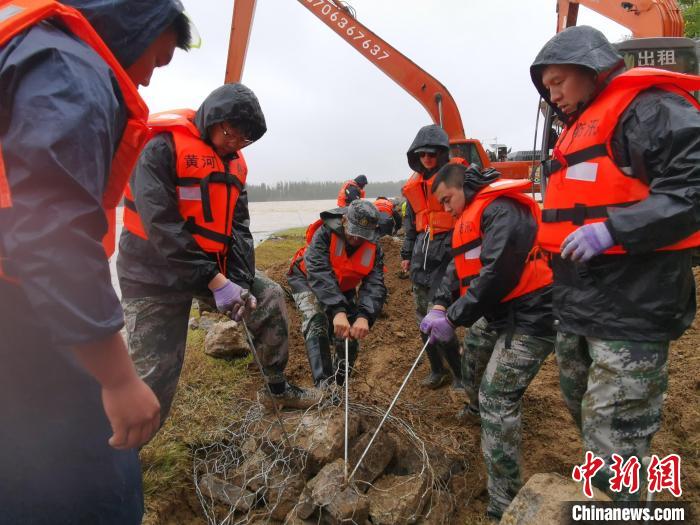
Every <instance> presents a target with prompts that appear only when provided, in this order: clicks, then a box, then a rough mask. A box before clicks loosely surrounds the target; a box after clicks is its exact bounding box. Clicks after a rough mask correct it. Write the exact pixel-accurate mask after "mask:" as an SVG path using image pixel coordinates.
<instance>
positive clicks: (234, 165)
mask: <svg viewBox="0 0 700 525" xmlns="http://www.w3.org/2000/svg"><path fill="white" fill-rule="evenodd" d="M194 115H195V112H194V111H193V110H190V109H186V110H176V111H168V112H164V113H159V114H156V115H153V117H152V118H151V119H150V120H149V122H148V123H149V126H150V128H151V131H152V133H154V134H156V133H163V132H167V133H170V134H171V136H172V138H173V143H174V145H175V172H176V182H175V185H176V189H177V202H178V210H179V212H180V215H182V218H183V219H184V220H185V228H186V229H187V231H189V232H190V233H191V234H192V237H193V238H194V240H195V241H196V242H197V244H198V245H199V247H200V248H201V249H202V251H204V252H207V253H210V254H214V255H216V256H217V258H218V260H219V266H220V267H221V266H222V264H223V263H222V262H221V261H222V258H221V257H222V256H225V255H226V253H227V251H228V249H229V246H230V243H231V240H232V239H231V234H232V231H233V216H234V211H235V208H236V202H237V201H238V197H239V195H240V193H241V191H242V190H243V188H244V186H245V182H246V176H247V172H248V170H247V167H246V164H245V160H244V159H243V157H242V156H241V154H240V152H238V158H236V159H233V160H231V161H229V162H227V163H224V161H222V160H221V158H220V157H219V156H218V155H217V154H216V152H215V151H214V149H213V148H212V146H210V145H209V144H207V143H206V142H205V141H204V140H202V138H201V136H200V132H199V130H198V129H197V126H195V124H194V122H193V120H194ZM124 227H125V228H126V229H127V230H128V231H129V232H131V233H133V234H134V235H137V236H138V237H141V238H142V239H148V234H147V232H146V231H145V229H144V227H143V223H142V221H141V218H140V217H139V214H138V210H137V208H136V203H135V202H134V196H133V193H132V189H131V185H129V187H128V188H127V191H126V198H125V201H124ZM222 271H223V269H222Z"/></svg>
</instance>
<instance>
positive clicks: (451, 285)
mask: <svg viewBox="0 0 700 525" xmlns="http://www.w3.org/2000/svg"><path fill="white" fill-rule="evenodd" d="M498 177H499V175H498V173H497V172H494V171H492V170H491V171H487V172H484V173H481V172H479V170H478V169H477V168H475V167H473V166H472V167H469V168H467V167H465V166H463V165H461V164H448V165H446V166H444V167H443V168H442V169H441V170H440V171H439V172H438V174H437V175H436V176H435V180H434V181H433V185H432V191H433V193H434V195H435V196H436V198H437V199H438V201H439V202H440V203H441V204H442V205H443V206H444V208H445V211H447V212H449V213H451V214H452V215H453V216H454V217H455V218H456V219H457V222H456V223H455V227H454V231H453V235H452V253H453V256H454V260H453V261H451V262H450V265H449V266H448V268H447V272H446V273H445V276H444V277H443V280H442V283H441V285H440V287H439V288H438V290H437V291H436V293H435V296H434V298H433V301H434V304H435V306H434V307H433V309H432V310H431V311H430V312H428V315H426V316H425V318H424V319H423V321H422V322H421V327H420V328H421V331H422V332H423V333H424V334H429V335H430V339H431V340H434V341H449V340H451V339H452V338H453V337H454V334H455V327H456V326H472V324H474V322H475V321H477V320H479V319H480V318H481V317H482V316H483V317H485V318H486V320H487V321H488V322H489V329H490V330H495V331H497V332H498V334H499V338H498V340H497V342H496V346H495V348H494V350H493V354H492V355H491V358H490V359H489V362H488V365H487V366H486V371H485V372H484V376H483V379H481V384H480V387H479V410H480V415H481V448H482V452H483V454H484V461H485V462H486V467H487V472H488V491H489V505H488V509H487V513H488V514H489V515H490V516H491V517H495V518H500V517H501V515H502V514H503V511H505V509H506V507H507V506H508V505H509V504H510V502H511V501H512V499H513V497H515V495H516V494H517V492H518V490H520V487H521V486H522V480H521V476H520V467H519V462H520V435H521V434H520V432H521V431H520V427H521V401H522V398H523V395H524V394H525V390H526V389H527V387H528V385H529V384H530V382H531V381H532V379H533V378H534V377H535V375H536V374H537V372H538V371H539V369H540V367H541V366H542V363H543V362H544V360H545V358H546V357H547V356H548V355H549V354H550V353H551V352H552V351H553V349H554V328H553V317H552V307H551V301H552V291H551V289H552V273H551V271H550V269H549V267H548V266H547V263H546V261H545V260H544V259H542V258H541V257H539V250H538V248H537V246H536V244H535V240H536V237H537V230H538V225H539V222H540V211H539V207H538V206H537V203H536V202H535V201H534V200H533V199H531V198H530V197H529V196H527V195H525V194H523V193H521V192H522V191H523V190H525V189H527V188H528V187H529V182H527V181H510V180H499V178H498ZM453 290H455V291H456V290H459V297H458V298H456V299H455V298H454V297H453V293H452V291H453ZM455 295H456V294H455Z"/></svg>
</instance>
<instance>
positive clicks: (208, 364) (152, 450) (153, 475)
mask: <svg viewBox="0 0 700 525" xmlns="http://www.w3.org/2000/svg"><path fill="white" fill-rule="evenodd" d="M305 232H306V228H293V229H291V230H285V231H283V232H281V233H278V234H276V235H275V236H273V238H271V239H269V240H267V241H265V242H263V243H262V244H260V246H258V248H257V249H256V265H257V267H258V268H260V269H266V268H268V267H270V266H272V265H275V264H278V263H280V262H284V261H288V260H289V259H290V258H291V256H292V255H293V254H294V252H295V251H296V250H297V249H298V248H299V247H300V246H301V245H302V244H303V242H304V234H305ZM193 315H194V316H198V315H199V314H198V313H197V311H196V310H193ZM204 335H205V334H204V332H203V331H201V330H190V331H189V334H188V338H187V351H186V352H185V363H184V366H183V369H182V375H181V377H180V382H179V384H178V389H177V394H176V395H175V399H174V401H173V406H172V409H171V411H170V416H169V417H168V420H167V421H166V422H165V425H163V428H161V430H160V431H159V432H158V434H156V436H155V438H154V439H153V440H152V441H151V442H150V443H149V444H148V445H146V446H145V447H143V449H142V450H141V453H140V456H141V466H142V469H143V484H144V496H145V504H146V515H145V516H144V524H146V525H154V524H159V523H166V522H168V517H169V514H170V512H171V510H172V508H173V506H175V507H177V506H178V505H179V504H181V503H180V502H182V501H183V500H185V499H186V497H185V496H186V495H187V494H190V495H191V494H193V493H194V489H193V487H192V462H193V452H194V450H195V449H196V448H197V447H199V446H200V445H203V444H209V443H212V442H214V441H216V440H217V432H218V431H219V430H221V429H223V428H224V427H226V426H227V425H228V424H230V423H231V422H232V421H233V419H234V416H235V414H233V413H232V408H233V406H234V401H236V400H237V399H238V398H240V394H241V389H242V388H243V386H244V385H245V383H246V382H245V378H246V370H247V368H248V365H249V363H250V360H251V358H250V357H248V358H246V359H237V360H232V361H230V360H224V359H214V358H211V357H209V356H207V355H206V354H205V353H204ZM190 499H191V498H190ZM202 522H204V519H203V518H202Z"/></svg>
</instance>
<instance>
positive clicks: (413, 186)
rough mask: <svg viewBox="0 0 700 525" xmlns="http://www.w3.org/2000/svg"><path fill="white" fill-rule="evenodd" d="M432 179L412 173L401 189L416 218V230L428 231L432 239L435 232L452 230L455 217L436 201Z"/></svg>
mask: <svg viewBox="0 0 700 525" xmlns="http://www.w3.org/2000/svg"><path fill="white" fill-rule="evenodd" d="M431 185H432V179H428V180H425V179H424V178H423V176H422V175H421V174H420V173H414V174H413V175H412V176H411V178H410V179H408V182H407V183H406V184H405V185H404V187H403V189H402V190H401V191H402V193H403V195H404V196H405V197H406V200H407V201H408V203H409V204H410V205H411V209H412V210H413V213H414V215H415V218H416V231H418V232H428V233H429V236H430V238H431V239H432V238H433V236H434V235H435V234H438V233H444V232H448V231H450V230H452V228H454V225H455V219H454V217H452V214H450V213H447V212H446V211H445V210H444V209H443V207H442V205H441V204H440V203H439V202H438V200H437V198H436V197H435V195H433V191H432V189H431Z"/></svg>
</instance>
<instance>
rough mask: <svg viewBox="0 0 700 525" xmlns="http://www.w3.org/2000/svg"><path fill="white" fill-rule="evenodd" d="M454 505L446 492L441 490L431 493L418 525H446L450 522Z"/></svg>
mask: <svg viewBox="0 0 700 525" xmlns="http://www.w3.org/2000/svg"><path fill="white" fill-rule="evenodd" d="M453 511H454V503H453V500H452V497H451V496H450V494H449V493H448V492H445V491H442V490H435V491H433V493H432V495H431V497H430V501H429V502H428V504H427V505H426V507H425V510H424V511H423V514H424V515H425V516H424V517H423V518H422V519H420V520H418V523H419V524H420V525H447V524H449V523H451V522H452V519H451V518H452V513H453Z"/></svg>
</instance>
